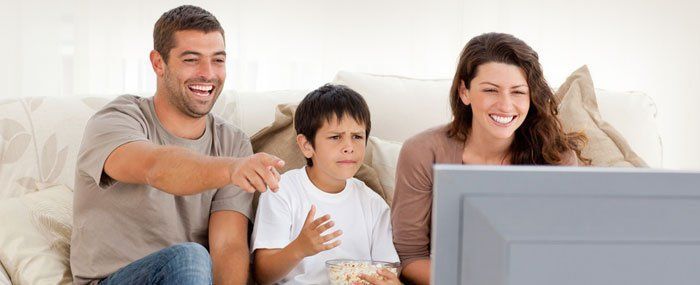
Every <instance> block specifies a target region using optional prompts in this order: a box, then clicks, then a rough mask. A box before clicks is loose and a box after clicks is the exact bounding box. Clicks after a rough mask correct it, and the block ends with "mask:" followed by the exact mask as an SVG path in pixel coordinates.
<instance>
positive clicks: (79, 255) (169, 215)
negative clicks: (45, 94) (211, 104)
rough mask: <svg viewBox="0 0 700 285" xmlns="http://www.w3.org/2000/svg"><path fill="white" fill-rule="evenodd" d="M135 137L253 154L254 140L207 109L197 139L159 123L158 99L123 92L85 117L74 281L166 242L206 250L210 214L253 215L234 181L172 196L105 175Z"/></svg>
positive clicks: (103, 273)
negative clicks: (106, 166) (110, 159)
mask: <svg viewBox="0 0 700 285" xmlns="http://www.w3.org/2000/svg"><path fill="white" fill-rule="evenodd" d="M133 141H150V142H152V143H154V144H157V145H175V146H181V147H185V148H188V149H190V150H192V151H195V152H197V153H201V154H206V155H211V156H228V157H242V156H248V155H251V154H252V153H253V150H252V147H251V144H250V139H249V138H248V137H247V136H246V135H245V134H244V133H243V132H242V131H241V130H239V129H237V128H235V127H234V126H232V125H230V124H229V123H227V122H225V121H224V120H223V119H221V118H219V117H217V116H215V115H213V114H209V115H207V124H206V131H205V132H204V135H202V137H200V138H199V139H196V140H189V139H183V138H180V137H176V136H174V135H172V134H170V133H168V131H166V130H165V128H164V127H163V126H162V125H161V124H160V121H158V118H157V117H156V113H155V111H154V105H153V98H152V97H151V98H141V97H137V96H132V95H123V96H120V97H118V98H116V99H115V100H114V101H112V102H110V103H109V104H107V105H106V106H105V107H104V108H103V109H102V110H100V111H99V112H97V113H96V114H95V115H94V116H93V117H92V118H90V120H89V121H88V123H87V126H86V127H85V133H84V135H83V141H82V144H81V146H80V151H79V153H78V163H77V166H76V171H75V193H74V198H73V199H74V206H73V234H72V239H71V253H70V261H71V269H72V272H73V277H74V279H75V281H74V282H75V283H76V284H86V283H96V281H98V280H99V279H102V278H105V277H107V276H108V275H109V274H111V273H114V272H115V271H117V270H118V269H120V268H122V267H124V266H126V265H128V264H130V263H132V262H134V261H136V260H138V259H141V258H143V257H145V256H147V255H148V254H151V253H154V252H156V251H159V250H161V249H164V248H166V247H169V246H172V245H175V244H178V243H183V242H197V243H199V244H202V245H203V246H205V247H207V248H208V244H209V243H208V228H209V215H210V214H211V213H213V212H215V211H221V210H232V211H237V212H240V213H242V214H243V215H245V216H246V217H248V218H250V216H251V211H252V204H251V203H252V199H253V195H252V194H249V193H246V192H244V191H242V190H240V189H239V188H238V187H235V186H233V185H229V186H226V187H223V188H219V189H211V190H207V191H204V192H202V193H199V194H195V195H189V196H175V195H172V194H168V193H166V192H163V191H160V190H158V189H155V188H153V187H151V186H149V185H142V184H126V183H121V182H118V181H115V180H113V179H111V178H110V177H109V176H107V175H106V174H105V173H104V171H103V167H104V163H105V160H106V159H107V157H108V156H109V154H110V153H111V152H112V151H114V149H116V148H117V147H119V146H121V145H123V144H125V143H128V142H133Z"/></svg>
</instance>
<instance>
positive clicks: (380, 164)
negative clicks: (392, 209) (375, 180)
mask: <svg viewBox="0 0 700 285" xmlns="http://www.w3.org/2000/svg"><path fill="white" fill-rule="evenodd" d="M369 143H370V144H371V145H372V147H371V148H370V153H369V155H371V157H372V162H371V165H370V166H371V167H372V168H373V169H374V170H375V171H376V172H377V176H379V183H381V184H382V188H384V193H385V194H386V197H387V202H388V203H389V204H391V201H392V200H393V197H394V188H395V184H396V182H395V181H394V176H395V175H396V163H397V162H398V161H399V153H400V152H401V146H402V144H401V143H399V142H393V141H389V140H383V139H380V138H378V137H375V136H370V137H369Z"/></svg>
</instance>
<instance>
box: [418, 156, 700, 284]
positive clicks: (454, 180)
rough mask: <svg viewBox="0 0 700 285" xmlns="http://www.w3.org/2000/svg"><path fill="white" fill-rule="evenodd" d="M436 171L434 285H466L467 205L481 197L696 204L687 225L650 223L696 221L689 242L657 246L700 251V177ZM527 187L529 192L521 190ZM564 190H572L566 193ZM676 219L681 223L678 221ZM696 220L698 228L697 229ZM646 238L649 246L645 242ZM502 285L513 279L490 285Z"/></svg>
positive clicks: (465, 168)
mask: <svg viewBox="0 0 700 285" xmlns="http://www.w3.org/2000/svg"><path fill="white" fill-rule="evenodd" d="M433 170H434V177H435V183H434V185H433V187H434V188H433V190H434V191H433V208H432V230H431V260H432V262H431V272H432V274H431V284H441V285H442V284H460V282H461V281H462V280H463V278H462V277H463V276H462V272H461V269H462V265H463V264H462V262H463V261H462V260H461V257H462V255H463V251H462V250H463V248H462V243H461V241H462V233H463V231H464V228H465V227H468V225H465V224H464V222H465V221H464V219H463V217H464V216H463V214H464V213H463V211H464V208H465V207H464V205H465V204H464V203H465V202H469V199H476V198H478V197H493V198H498V197H530V198H538V197H541V198H547V197H563V198H567V199H568V198H571V199H576V198H577V197H580V198H596V199H603V200H605V199H608V198H610V199H639V198H642V199H645V201H647V200H648V201H649V203H654V201H663V200H668V199H680V200H682V201H685V202H688V201H689V202H690V203H692V204H691V205H690V208H687V207H685V208H683V209H682V211H685V212H682V214H685V213H687V214H688V215H689V216H688V217H687V218H688V219H687V220H685V221H680V222H679V221H677V219H674V220H668V219H671V218H672V217H673V215H670V216H669V217H664V216H662V217H659V219H658V220H656V221H650V222H652V223H663V222H668V223H688V221H691V223H690V224H689V225H697V227H694V229H689V230H688V231H685V230H683V231H681V232H682V236H683V237H682V238H681V239H670V240H661V241H657V242H661V243H670V244H672V245H675V244H686V245H687V244H690V245H698V246H700V173H699V172H692V171H671V170H658V169H656V170H655V169H639V168H593V167H591V168H589V167H554V166H469V165H435V166H434V168H433ZM521 185H527V186H528V187H521ZM558 185H566V187H559V186H558ZM674 201H675V200H674ZM675 216H676V218H677V217H678V215H675ZM693 218H694V219H697V220H698V222H697V223H692V219H693ZM665 219H667V220H665ZM622 226H624V225H622ZM623 230H624V229H623ZM640 238H641V239H642V240H643V237H640ZM507 242H510V241H507ZM516 242H517V241H516ZM623 242H624V241H623ZM631 242H634V241H631ZM653 242H654V241H652V243H653ZM692 261H693V262H696V261H697V262H698V264H697V265H699V266H700V256H698V258H697V260H692ZM698 271H700V267H698ZM492 273H493V272H492ZM501 273H503V272H501ZM679 278H681V279H679V280H684V282H681V283H684V284H690V283H696V284H700V280H690V281H689V280H685V279H682V278H685V277H683V276H681V277H679ZM511 281H513V280H511ZM516 281H517V280H516ZM669 281H670V280H669ZM685 281H689V282H688V283H686V282H685ZM477 283H479V282H477ZM482 283H483V282H482ZM516 283H518V282H516ZM499 284H504V285H505V284H511V283H510V281H508V277H507V276H504V278H503V279H501V280H500V281H498V282H495V283H491V284H488V285H499ZM666 284H673V283H666ZM468 285H482V284H468Z"/></svg>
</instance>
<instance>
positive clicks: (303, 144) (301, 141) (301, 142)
mask: <svg viewBox="0 0 700 285" xmlns="http://www.w3.org/2000/svg"><path fill="white" fill-rule="evenodd" d="M297 145H298V146H299V149H300V150H301V153H303V154H304V157H306V158H311V157H312V156H314V147H313V146H312V145H311V142H310V141H309V140H307V139H306V136H304V135H302V134H299V135H297Z"/></svg>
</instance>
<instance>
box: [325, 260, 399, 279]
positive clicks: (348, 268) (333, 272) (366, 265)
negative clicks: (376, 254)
mask: <svg viewBox="0 0 700 285" xmlns="http://www.w3.org/2000/svg"><path fill="white" fill-rule="evenodd" d="M326 267H327V269H328V278H329V279H330V282H331V285H341V284H354V283H355V282H357V283H358V284H369V283H367V282H366V281H364V280H362V279H360V277H359V275H360V274H365V275H373V276H375V277H379V278H382V277H381V276H379V274H377V270H379V269H381V268H385V269H387V270H389V271H391V272H393V273H394V274H398V267H399V265H398V263H389V262H381V261H367V260H350V259H334V260H329V261H326Z"/></svg>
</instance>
